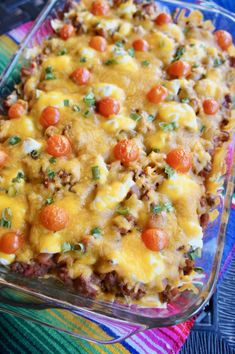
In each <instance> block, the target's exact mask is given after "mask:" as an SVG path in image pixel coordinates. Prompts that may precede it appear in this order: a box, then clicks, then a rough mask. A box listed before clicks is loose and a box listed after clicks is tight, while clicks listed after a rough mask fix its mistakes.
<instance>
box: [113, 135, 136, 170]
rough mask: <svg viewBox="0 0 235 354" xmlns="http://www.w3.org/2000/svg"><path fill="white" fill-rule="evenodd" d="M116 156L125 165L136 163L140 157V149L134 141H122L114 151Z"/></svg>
mask: <svg viewBox="0 0 235 354" xmlns="http://www.w3.org/2000/svg"><path fill="white" fill-rule="evenodd" d="M113 153H114V156H115V158H116V159H117V160H120V161H121V162H122V163H123V164H124V165H128V164H129V162H132V161H135V160H137V159H138V157H139V148H138V146H137V145H136V143H135V142H134V141H133V140H127V139H124V140H120V141H119V142H118V143H117V144H116V145H115V146H114V149H113Z"/></svg>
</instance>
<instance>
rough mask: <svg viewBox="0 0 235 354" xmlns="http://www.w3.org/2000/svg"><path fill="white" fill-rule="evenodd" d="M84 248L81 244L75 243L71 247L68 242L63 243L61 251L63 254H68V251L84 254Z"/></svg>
mask: <svg viewBox="0 0 235 354" xmlns="http://www.w3.org/2000/svg"><path fill="white" fill-rule="evenodd" d="M85 250H86V249H85V246H84V244H83V243H82V242H79V243H77V244H76V245H71V243H69V242H64V243H63V245H62V247H61V251H62V252H63V253H66V252H69V251H76V252H79V253H85Z"/></svg>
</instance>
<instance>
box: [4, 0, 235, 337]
mask: <svg viewBox="0 0 235 354" xmlns="http://www.w3.org/2000/svg"><path fill="white" fill-rule="evenodd" d="M157 3H158V5H159V6H161V8H162V9H164V10H165V11H168V12H173V11H175V10H176V9H179V10H180V11H179V12H178V13H177V16H179V14H180V12H181V11H182V10H184V9H186V14H188V13H190V11H192V10H200V11H201V12H202V13H203V14H204V16H205V18H206V19H209V20H211V21H212V22H213V24H214V26H215V27H216V28H218V29H220V28H221V29H225V30H228V31H229V32H230V33H234V31H235V18H234V17H233V16H232V15H231V14H230V13H229V12H227V11H225V10H223V9H222V8H220V7H218V6H217V5H215V4H214V3H213V2H211V1H196V0H195V1H193V0H192V1H188V2H180V1H174V0H172V1H166V0H162V1H158V2H157ZM63 5H64V1H61V0H50V1H49V2H48V4H47V5H46V7H45V9H44V10H43V12H42V13H41V15H40V16H39V18H38V19H37V21H36V22H35V24H34V26H33V27H32V29H31V31H30V33H29V34H28V36H27V37H26V38H25V40H24V42H23V43H22V44H21V45H20V47H19V48H18V50H17V52H16V54H15V56H14V57H13V59H12V61H11V63H10V64H9V66H8V67H7V68H6V70H5V71H4V73H3V74H2V76H1V82H0V110H3V109H4V106H3V101H4V98H5V97H6V96H8V95H9V94H10V93H11V91H12V89H13V86H14V84H15V83H16V82H17V80H18V78H19V71H20V68H21V67H22V65H25V61H26V59H25V58H24V55H23V52H24V50H25V49H26V48H29V47H31V46H34V45H38V44H40V42H41V41H42V40H43V38H45V35H47V36H48V35H49V34H50V33H51V31H52V29H51V27H50V19H51V18H54V17H56V16H57V15H58V11H60V10H61V8H62V7H63ZM228 148H229V149H228V159H227V174H226V175H225V177H224V185H223V188H222V189H221V194H220V197H221V198H220V199H221V202H220V205H219V206H217V209H218V213H219V216H218V218H217V219H216V220H215V221H214V222H212V223H210V224H209V226H208V227H207V229H206V231H205V235H204V247H203V252H202V257H201V258H200V259H199V260H197V263H196V265H197V266H200V267H203V269H204V270H205V277H204V278H202V279H200V281H198V282H197V283H196V282H195V283H194V285H195V286H196V287H197V289H198V293H197V294H195V293H193V292H189V291H185V292H183V293H180V294H179V295H177V297H175V298H174V299H173V300H172V302H171V303H170V304H168V307H167V308H161V309H155V308H143V307H139V306H137V305H121V304H117V303H110V302H102V301H97V300H90V299H87V298H85V297H83V296H80V295H77V294H75V293H73V292H72V291H69V290H67V289H66V288H65V287H64V286H63V285H62V284H60V283H58V282H56V281H55V280H52V279H29V278H23V277H22V276H20V275H18V274H16V273H12V272H10V271H8V270H7V269H6V268H3V267H0V288H1V292H0V311H3V312H6V313H10V314H13V315H16V316H19V317H22V318H25V319H29V320H32V321H34V322H36V323H40V324H44V325H46V326H49V327H52V328H55V329H57V330H60V331H63V332H65V333H69V334H71V335H73V336H75V337H78V338H83V339H87V340H90V341H93V342H95V343H102V344H107V343H115V342H118V341H121V340H123V339H125V338H127V337H129V336H130V335H133V334H134V333H137V332H139V331H142V330H144V329H147V328H154V327H166V326H171V325H175V324H177V323H180V322H182V321H185V320H187V319H188V318H190V317H192V316H194V315H195V314H196V313H198V312H199V311H200V310H201V309H202V308H203V307H204V306H205V304H206V303H207V301H208V299H209V298H210V296H211V295H212V293H213V291H214V289H215V285H216V281H217V279H218V275H219V269H220V263H221V258H222V253H223V246H224V242H225V234H226V226H227V222H228V216H229V207H230V202H231V196H232V192H233V187H234V178H235V169H234V167H235V152H234V142H233V143H231V144H230V145H229V147H228Z"/></svg>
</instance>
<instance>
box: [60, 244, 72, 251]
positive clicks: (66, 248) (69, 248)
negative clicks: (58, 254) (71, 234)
mask: <svg viewBox="0 0 235 354" xmlns="http://www.w3.org/2000/svg"><path fill="white" fill-rule="evenodd" d="M61 251H62V252H63V253H65V252H69V251H72V245H71V244H70V243H69V242H64V243H63V245H62V246H61Z"/></svg>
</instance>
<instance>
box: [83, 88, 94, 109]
mask: <svg viewBox="0 0 235 354" xmlns="http://www.w3.org/2000/svg"><path fill="white" fill-rule="evenodd" d="M83 101H84V103H85V104H86V105H87V106H88V107H94V106H95V95H94V94H93V93H92V92H89V93H87V94H86V96H84V98H83Z"/></svg>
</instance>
